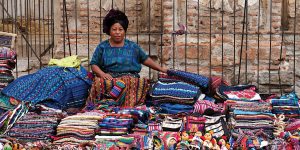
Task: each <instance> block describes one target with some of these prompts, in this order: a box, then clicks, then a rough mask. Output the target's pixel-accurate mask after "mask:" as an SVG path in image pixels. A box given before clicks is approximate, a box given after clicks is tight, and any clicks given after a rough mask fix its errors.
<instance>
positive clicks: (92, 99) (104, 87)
mask: <svg viewBox="0 0 300 150" xmlns="http://www.w3.org/2000/svg"><path fill="white" fill-rule="evenodd" d="M117 81H123V82H124V83H125V88H124V89H123V90H122V91H121V93H120V95H119V96H118V97H117V98H113V99H114V101H115V102H116V104H117V105H119V106H123V107H134V106H137V105H142V104H144V102H145V99H146V95H147V93H148V91H149V88H150V82H149V80H148V79H146V78H136V77H132V76H122V77H118V78H114V79H113V80H104V79H103V78H98V77H95V78H94V82H93V85H92V88H91V90H90V94H89V97H88V100H87V103H93V104H94V105H97V104H99V103H101V102H103V101H106V100H107V99H112V98H111V97H110V96H109V92H110V91H111V90H112V88H113V86H114V85H116V82H117Z"/></svg>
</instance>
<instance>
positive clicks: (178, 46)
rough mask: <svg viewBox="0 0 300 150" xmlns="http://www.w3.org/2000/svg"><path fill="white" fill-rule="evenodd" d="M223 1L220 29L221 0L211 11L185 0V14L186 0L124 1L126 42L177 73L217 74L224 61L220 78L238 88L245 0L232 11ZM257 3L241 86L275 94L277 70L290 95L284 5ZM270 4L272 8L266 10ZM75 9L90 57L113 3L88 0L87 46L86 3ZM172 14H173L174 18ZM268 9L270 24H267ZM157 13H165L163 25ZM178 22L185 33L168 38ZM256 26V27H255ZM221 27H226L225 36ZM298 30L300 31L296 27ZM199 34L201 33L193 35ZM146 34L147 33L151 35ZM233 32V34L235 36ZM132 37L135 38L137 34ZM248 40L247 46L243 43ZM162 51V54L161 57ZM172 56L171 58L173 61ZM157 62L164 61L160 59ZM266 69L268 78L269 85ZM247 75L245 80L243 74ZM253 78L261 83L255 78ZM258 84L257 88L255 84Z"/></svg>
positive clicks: (117, 3)
mask: <svg viewBox="0 0 300 150" xmlns="http://www.w3.org/2000/svg"><path fill="white" fill-rule="evenodd" d="M223 1H224V6H223V10H224V14H223V20H224V21H223V26H222V13H221V12H222V3H221V1H219V0H213V1H211V7H212V9H209V8H210V1H209V0H199V3H198V1H197V0H193V1H192V0H188V1H187V5H188V6H187V8H188V10H187V14H186V10H185V8H186V1H185V0H175V2H173V0H164V1H163V2H161V1H160V0H151V1H150V3H149V0H146V1H142V0H137V1H126V7H125V12H126V14H127V15H128V16H129V20H130V26H129V30H128V32H127V33H128V35H127V38H129V39H132V40H134V41H136V42H138V43H139V44H140V45H141V46H142V47H143V48H144V49H145V51H147V52H148V53H150V54H151V55H157V58H158V59H159V61H161V62H162V63H163V64H164V65H167V66H168V67H170V68H173V67H175V68H176V69H182V70H184V69H185V68H186V69H187V71H190V72H196V73H198V70H199V73H200V74H204V75H209V74H210V72H211V74H212V75H218V76H221V75H222V59H223V75H224V78H225V79H226V80H227V81H229V82H231V83H232V84H237V82H238V78H239V77H238V74H239V65H240V53H241V43H242V40H241V39H242V35H241V34H242V29H243V26H242V22H243V14H244V6H245V5H244V1H243V0H239V1H235V4H236V8H234V1H233V0H223ZM123 2H124V1H123V0H114V8H118V9H120V10H123V11H124V4H123ZM260 2H261V4H260V15H258V14H259V1H258V0H256V1H255V0H254V1H249V5H248V13H249V15H248V30H247V31H248V35H247V37H246V35H245V34H244V43H243V50H242V58H241V61H242V62H241V63H242V64H241V65H240V66H241V70H240V83H247V84H255V85H258V86H259V87H260V90H261V92H268V90H269V87H270V88H271V92H278V91H279V90H278V89H279V88H280V87H279V72H278V70H279V66H280V77H281V83H282V85H283V86H282V88H284V90H285V91H290V90H291V89H292V86H291V85H293V81H294V80H293V79H294V76H293V73H292V72H293V68H294V67H293V66H294V58H293V54H294V45H293V40H294V36H293V35H292V34H289V35H284V38H283V45H281V40H282V38H281V37H282V36H281V33H282V31H281V16H282V14H281V6H282V1H281V0H272V4H271V3H270V1H268V0H261V1H260ZM149 4H150V11H149ZM161 4H162V5H163V12H161V6H160V5H161ZM271 5H272V10H270V7H271ZM288 5H289V7H288V8H289V9H288V10H289V15H288V21H289V28H288V30H287V31H285V33H292V32H293V30H294V23H293V22H294V17H295V15H294V1H293V0H290V1H289V3H288ZM173 6H175V7H173ZM74 7H75V4H74V2H73V1H71V0H70V1H69V2H68V5H67V9H68V10H69V17H70V21H69V25H70V27H71V32H75V31H74V25H75V24H74V22H75V19H76V18H75V17H74V16H75V14H76V13H75V12H74V11H73V10H75V9H74ZM77 7H78V8H77V10H80V11H79V12H78V17H77V19H78V24H77V25H78V32H79V33H82V34H84V35H82V36H78V44H79V45H78V49H79V51H78V53H79V54H80V55H82V56H87V52H88V50H87V49H88V48H89V54H90V56H91V54H92V52H93V49H94V48H95V46H96V45H97V44H98V43H99V41H100V40H104V39H106V38H107V36H105V35H103V33H102V32H101V31H100V29H102V28H101V24H102V22H101V21H102V19H103V17H104V16H105V14H106V13H107V11H108V10H109V9H110V8H111V7H112V3H111V1H109V0H102V3H101V4H100V2H99V1H91V3H90V5H89V8H90V9H89V13H90V17H89V21H90V26H89V29H90V31H89V33H90V34H91V35H90V41H89V42H90V46H89V47H88V46H87V45H86V44H87V39H86V37H87V35H86V34H87V33H88V31H87V27H88V26H87V19H88V18H87V4H86V1H85V0H81V1H79V4H78V5H77ZM297 8H299V7H297ZM234 9H235V14H234ZM174 10H175V11H174ZM173 11H174V12H175V13H174V14H173ZM271 11H272V20H271V21H270V13H271ZM149 12H150V15H149ZM198 12H199V15H198ZM299 12H300V11H298V14H299ZM210 13H211V17H210ZM100 15H101V16H100ZM161 15H163V17H162V22H161ZM173 15H174V16H173ZM234 15H235V16H234ZM234 19H235V20H234ZM210 21H211V23H210ZM299 22H300V19H298V20H297V24H299ZM177 23H181V24H187V33H188V34H187V35H178V36H175V35H174V34H172V33H173V32H174V31H176V30H178V26H177ZM258 23H259V25H260V26H259V28H258ZM161 25H163V28H161ZM270 26H271V29H270ZM222 27H223V29H224V30H223V33H224V34H223V37H222ZM245 28H246V27H245ZM258 30H259V32H258ZM161 31H162V32H163V36H162V40H163V42H162V44H161V36H160V35H159V34H155V33H161ZM270 31H271V33H272V35H271V37H270V34H269V33H270ZM296 31H299V29H297V30H296ZM198 32H199V33H200V34H196V33H198ZM144 33H146V35H144ZM148 33H151V35H149V34H148ZM210 33H212V34H210ZM233 33H236V34H235V35H234V34H233ZM244 33H246V32H244ZM257 33H260V35H259V36H258V34H257ZM136 34H138V36H137V35H136ZM100 35H101V36H100ZM234 36H235V37H234ZM246 38H247V39H246ZM258 38H259V40H258ZM298 38H299V37H298V36H297V37H296V41H297V39H298ZM270 39H271V40H270ZM246 40H247V43H246V42H245V41H246ZM149 41H150V42H149ZM74 42H75V38H74V36H72V39H71V43H72V50H73V51H74V50H75V48H74V44H75V43H74ZM258 42H259V49H258ZM299 44H300V43H299V42H296V56H295V58H296V62H297V65H296V68H298V67H299V59H298V58H299V55H300V54H299V52H298V48H299ZM281 46H282V48H281ZM222 47H223V58H222ZM246 47H247V48H246ZM59 49H61V48H59ZM281 50H282V51H281ZM160 51H162V54H161V53H160ZM185 51H186V53H185ZM72 53H74V52H72ZM280 55H281V56H282V60H283V61H279V57H280ZM60 56H61V55H60ZM173 56H175V57H174V58H173ZM160 58H162V59H161V60H160ZM269 58H271V59H269ZM210 60H211V63H210ZM269 60H270V61H269ZM246 62H247V65H246ZM185 64H186V65H185ZM246 67H247V69H246ZM269 70H270V77H271V78H270V81H269ZM147 71H148V69H145V68H144V72H146V73H145V74H144V75H148V73H147ZM296 72H297V76H296V81H297V82H296V84H297V85H298V86H299V80H298V79H299V71H298V69H296ZM246 74H247V76H245V75H246ZM246 77H247V79H246ZM257 78H258V79H259V80H257ZM258 82H259V84H257V83H258ZM269 82H270V83H269Z"/></svg>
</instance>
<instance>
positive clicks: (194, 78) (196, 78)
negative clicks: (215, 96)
mask: <svg viewBox="0 0 300 150" xmlns="http://www.w3.org/2000/svg"><path fill="white" fill-rule="evenodd" d="M167 74H168V75H169V76H175V77H179V78H181V80H183V81H186V82H188V83H194V84H195V85H197V86H199V87H201V88H202V89H203V90H207V88H208V85H209V78H208V77H205V76H202V75H199V74H195V73H190V72H185V71H180V70H168V72H167Z"/></svg>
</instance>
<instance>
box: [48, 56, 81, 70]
mask: <svg viewBox="0 0 300 150" xmlns="http://www.w3.org/2000/svg"><path fill="white" fill-rule="evenodd" d="M80 64H81V60H80V59H79V58H78V56H77V55H72V56H69V57H66V58H62V59H50V61H49V63H48V65H49V66H59V67H74V68H78V67H79V66H80Z"/></svg>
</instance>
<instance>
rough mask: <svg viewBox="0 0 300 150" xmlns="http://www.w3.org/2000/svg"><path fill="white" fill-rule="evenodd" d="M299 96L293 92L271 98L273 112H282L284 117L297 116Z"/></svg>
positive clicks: (298, 115)
mask: <svg viewBox="0 0 300 150" xmlns="http://www.w3.org/2000/svg"><path fill="white" fill-rule="evenodd" d="M298 101H299V98H298V97H297V95H296V94H295V93H294V92H293V93H289V94H286V95H283V96H281V97H280V98H279V99H272V100H271V103H272V107H273V113H274V114H276V115H280V114H284V115H285V117H286V118H299V117H300V108H299V102H298Z"/></svg>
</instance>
